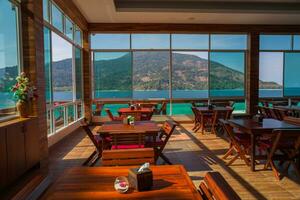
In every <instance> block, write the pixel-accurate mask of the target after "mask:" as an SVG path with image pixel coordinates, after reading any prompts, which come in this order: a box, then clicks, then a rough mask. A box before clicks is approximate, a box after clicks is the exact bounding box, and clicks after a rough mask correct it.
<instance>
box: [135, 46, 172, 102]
mask: <svg viewBox="0 0 300 200" xmlns="http://www.w3.org/2000/svg"><path fill="white" fill-rule="evenodd" d="M169 65H170V53H169V51H160V52H157V51H155V52H154V51H140V52H134V53H133V73H132V74H133V98H135V99H148V98H169Z"/></svg>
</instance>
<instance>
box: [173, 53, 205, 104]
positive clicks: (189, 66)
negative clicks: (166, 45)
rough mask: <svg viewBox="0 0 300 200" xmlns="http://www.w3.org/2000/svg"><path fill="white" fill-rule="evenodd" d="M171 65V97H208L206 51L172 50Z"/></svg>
mask: <svg viewBox="0 0 300 200" xmlns="http://www.w3.org/2000/svg"><path fill="white" fill-rule="evenodd" d="M172 65H173V66H172V70H173V71H172V75H173V79H172V85H173V91H172V95H173V98H207V97H208V52H187V51H173V54H172ZM189 110H190V109H189Z"/></svg>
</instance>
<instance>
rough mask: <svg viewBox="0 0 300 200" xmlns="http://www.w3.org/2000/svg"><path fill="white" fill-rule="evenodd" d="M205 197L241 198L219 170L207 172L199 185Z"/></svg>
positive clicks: (225, 199) (217, 199)
mask: <svg viewBox="0 0 300 200" xmlns="http://www.w3.org/2000/svg"><path fill="white" fill-rule="evenodd" d="M199 189H200V194H201V196H202V197H203V199H216V200H240V199H241V198H240V197H239V196H238V194H237V193H236V192H235V191H234V190H233V189H232V187H231V186H230V185H229V184H228V183H227V181H226V180H225V179H224V178H223V176H222V175H221V174H220V173H219V172H207V173H206V175H205V177H204V181H203V182H201V183H200V185H199Z"/></svg>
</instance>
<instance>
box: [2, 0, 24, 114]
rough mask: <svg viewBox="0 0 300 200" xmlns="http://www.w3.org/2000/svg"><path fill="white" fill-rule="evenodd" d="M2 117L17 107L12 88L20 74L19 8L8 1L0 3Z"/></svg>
mask: <svg viewBox="0 0 300 200" xmlns="http://www.w3.org/2000/svg"><path fill="white" fill-rule="evenodd" d="M0 10H1V12H0V27H1V28H0V117H1V114H2V113H13V112H14V109H11V110H4V109H7V108H13V107H15V102H14V100H13V94H12V92H10V87H11V86H12V85H14V84H15V83H16V80H15V78H16V76H17V75H18V73H19V47H18V34H19V33H18V32H17V30H18V29H17V27H18V8H17V7H16V6H15V5H14V4H12V3H11V2H10V1H8V0H2V1H0Z"/></svg>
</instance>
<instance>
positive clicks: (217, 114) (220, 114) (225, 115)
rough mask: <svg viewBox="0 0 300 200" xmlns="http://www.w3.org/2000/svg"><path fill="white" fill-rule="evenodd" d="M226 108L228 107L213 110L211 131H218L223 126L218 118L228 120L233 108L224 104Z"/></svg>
mask: <svg viewBox="0 0 300 200" xmlns="http://www.w3.org/2000/svg"><path fill="white" fill-rule="evenodd" d="M226 108H228V110H224V111H214V115H213V122H212V133H214V134H217V133H218V132H220V130H221V128H223V127H222V124H221V123H220V121H219V120H220V119H223V120H228V119H230V118H231V115H232V112H233V108H232V107H229V106H226Z"/></svg>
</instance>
